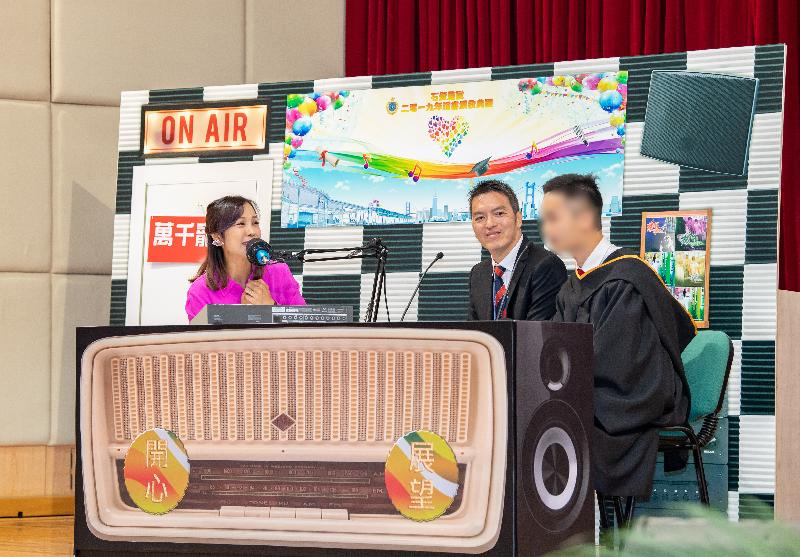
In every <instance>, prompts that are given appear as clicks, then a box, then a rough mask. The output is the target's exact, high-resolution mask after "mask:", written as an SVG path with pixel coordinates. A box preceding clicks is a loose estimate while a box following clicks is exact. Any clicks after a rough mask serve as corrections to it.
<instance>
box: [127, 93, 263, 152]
mask: <svg viewBox="0 0 800 557" xmlns="http://www.w3.org/2000/svg"><path fill="white" fill-rule="evenodd" d="M142 136H143V137H142V146H143V147H142V149H143V153H144V154H145V155H150V156H156V155H173V156H174V155H189V154H201V153H204V152H209V151H237V152H241V151H251V152H258V153H264V152H266V150H267V105H266V104H252V105H242V106H216V105H208V104H206V105H202V106H197V107H183V108H168V109H156V108H155V107H148V106H145V107H143V123H142Z"/></svg>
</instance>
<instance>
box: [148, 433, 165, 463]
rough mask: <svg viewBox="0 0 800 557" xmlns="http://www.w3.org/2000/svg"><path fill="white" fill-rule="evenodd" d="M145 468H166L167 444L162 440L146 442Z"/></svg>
mask: <svg viewBox="0 0 800 557" xmlns="http://www.w3.org/2000/svg"><path fill="white" fill-rule="evenodd" d="M144 456H145V459H146V462H147V466H158V467H159V468H166V467H167V442H166V441H164V440H163V439H159V440H158V441H156V440H150V441H148V442H147V452H146V453H145V455H144Z"/></svg>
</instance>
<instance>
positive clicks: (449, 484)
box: [384, 430, 458, 522]
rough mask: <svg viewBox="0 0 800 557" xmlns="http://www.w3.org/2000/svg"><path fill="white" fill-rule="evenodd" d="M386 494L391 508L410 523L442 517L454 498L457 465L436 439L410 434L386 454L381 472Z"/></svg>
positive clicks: (422, 432) (429, 434)
mask: <svg viewBox="0 0 800 557" xmlns="http://www.w3.org/2000/svg"><path fill="white" fill-rule="evenodd" d="M384 479H385V481H386V492H387V493H388V494H389V499H391V501H392V504H393V505H394V506H395V508H396V509H397V510H398V511H399V512H400V514H402V515H403V516H405V517H406V518H410V519H411V520H416V521H418V522H425V521H429V520H434V519H436V518H439V517H440V516H442V515H443V514H444V513H445V512H446V511H447V509H448V508H450V505H452V504H453V501H454V500H455V498H456V495H457V494H458V463H457V462H456V455H455V454H454V453H453V449H451V448H450V445H448V444H447V441H445V440H444V439H442V437H440V436H439V435H437V434H435V433H433V432H430V431H425V430H420V431H412V432H411V433H407V434H406V435H404V436H403V437H401V438H400V439H398V440H397V442H396V443H395V444H394V446H393V447H392V450H391V451H389V456H388V458H387V459H386V470H385V471H384Z"/></svg>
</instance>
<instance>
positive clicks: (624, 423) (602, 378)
mask: <svg viewBox="0 0 800 557" xmlns="http://www.w3.org/2000/svg"><path fill="white" fill-rule="evenodd" d="M553 320H554V321H561V322H570V323H591V324H592V325H594V405H595V407H594V409H595V419H594V434H593V442H592V447H593V452H592V473H593V477H594V484H595V489H596V490H597V491H599V492H600V493H603V494H604V495H621V496H636V497H637V498H640V499H649V497H650V493H651V491H652V485H653V474H654V471H655V465H656V457H657V455H658V429H659V428H660V427H663V426H670V425H681V424H685V423H686V420H687V416H688V412H689V389H688V386H687V384H686V378H685V375H684V370H683V364H682V362H681V352H682V351H683V349H684V348H685V347H686V345H687V344H688V343H689V341H690V340H691V339H692V337H693V336H694V335H695V333H696V328H695V325H694V322H693V321H692V320H691V318H690V317H689V314H688V313H687V312H686V311H685V310H684V309H683V306H681V305H680V303H679V302H678V301H677V300H675V298H673V296H672V294H671V293H670V292H669V290H667V288H666V287H665V286H664V283H663V282H661V279H660V278H659V277H658V275H657V274H656V273H655V272H654V271H653V270H652V268H651V267H650V266H649V265H648V264H647V263H646V262H645V261H643V260H642V259H640V258H639V257H638V256H637V255H635V254H634V252H633V251H631V250H625V249H621V250H617V251H615V252H614V253H612V254H611V255H610V256H609V257H608V258H607V259H606V261H605V262H604V263H603V265H600V266H599V267H596V268H595V269H592V270H591V271H589V272H588V273H586V274H584V275H583V277H581V278H579V277H578V276H577V274H575V273H572V274H570V276H569V277H568V279H567V282H566V283H565V284H564V286H563V287H562V288H561V291H560V292H559V294H558V296H557V298H556V315H555V316H554V317H553Z"/></svg>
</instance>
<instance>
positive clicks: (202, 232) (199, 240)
mask: <svg viewBox="0 0 800 557" xmlns="http://www.w3.org/2000/svg"><path fill="white" fill-rule="evenodd" d="M196 230H197V231H196V232H195V235H194V245H195V247H198V248H204V247H207V246H208V244H207V242H206V223H204V222H198V223H197V229H196Z"/></svg>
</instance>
